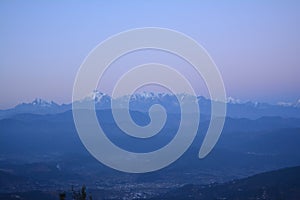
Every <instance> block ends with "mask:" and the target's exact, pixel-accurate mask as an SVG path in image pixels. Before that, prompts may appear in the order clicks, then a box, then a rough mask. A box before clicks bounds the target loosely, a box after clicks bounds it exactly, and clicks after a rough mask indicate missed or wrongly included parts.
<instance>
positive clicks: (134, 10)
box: [0, 0, 300, 109]
mask: <svg viewBox="0 0 300 200" xmlns="http://www.w3.org/2000/svg"><path fill="white" fill-rule="evenodd" d="M299 10H300V1H296V0H295V1H289V0H287V1H226V2H225V1H224V2H220V1H155V0H154V1H101V2H97V1H87V2H85V1H72V2H71V1H62V2H59V1H26V2H25V1H5V0H4V1H1V2H0V27H1V28H0V44H1V45H0V93H1V98H0V109H3V108H8V107H12V106H14V105H16V104H17V103H20V102H29V101H32V100H33V99H34V98H35V97H41V98H44V99H47V100H54V101H56V102H58V103H64V102H65V103H68V102H70V101H71V96H72V87H73V82H74V79H75V76H76V72H77V70H78V68H79V66H80V64H81V63H82V61H83V59H84V58H85V57H86V56H87V54H88V53H89V52H90V51H91V50H92V49H93V48H94V47H95V46H96V45H97V44H98V43H100V42H101V41H103V40H104V39H106V38H108V37H109V36H111V35H114V34H117V33H119V32H121V31H125V30H127V29H132V28H139V27H149V26H155V27H164V28H170V29H174V30H177V31H180V32H183V33H185V34H187V35H189V36H191V37H192V38H194V39H195V40H196V41H197V42H199V43H200V44H201V45H203V46H204V47H205V48H206V50H207V51H208V52H209V54H210V55H211V57H212V58H213V60H214V61H215V63H216V64H217V66H218V67H219V70H220V72H221V74H222V76H223V79H224V83H225V87H226V90H227V94H228V96H233V97H236V98H239V99H242V100H254V101H264V102H271V103H275V102H277V101H291V102H293V101H296V100H297V99H299V98H300V93H299V91H300V78H299V74H300V56H299V52H300V37H299V35H300V12H299ZM154 55H155V54H154ZM127 64H128V63H127ZM102 87H103V88H104V90H105V88H106V87H105V86H102ZM100 88H101V87H100ZM107 88H109V85H108V86H107ZM107 88H106V90H108V89H107ZM198 93H199V94H200V95H201V94H202V90H201V89H198ZM203 94H204V95H205V89H203Z"/></svg>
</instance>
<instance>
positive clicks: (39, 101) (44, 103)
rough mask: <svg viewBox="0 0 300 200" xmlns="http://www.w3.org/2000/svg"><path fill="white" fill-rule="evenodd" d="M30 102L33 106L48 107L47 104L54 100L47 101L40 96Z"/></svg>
mask: <svg viewBox="0 0 300 200" xmlns="http://www.w3.org/2000/svg"><path fill="white" fill-rule="evenodd" d="M31 104H32V105H34V106H42V107H49V106H51V105H53V104H54V102H53V101H51V102H49V101H46V100H43V99H41V98H36V99H34V100H33V101H32V102H31Z"/></svg>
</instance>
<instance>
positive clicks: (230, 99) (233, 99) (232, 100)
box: [227, 97, 242, 104]
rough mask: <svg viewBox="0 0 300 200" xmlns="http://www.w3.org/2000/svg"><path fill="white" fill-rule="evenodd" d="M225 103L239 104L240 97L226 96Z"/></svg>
mask: <svg viewBox="0 0 300 200" xmlns="http://www.w3.org/2000/svg"><path fill="white" fill-rule="evenodd" d="M227 103H232V104H241V103H242V102H241V100H240V99H235V98H233V97H227Z"/></svg>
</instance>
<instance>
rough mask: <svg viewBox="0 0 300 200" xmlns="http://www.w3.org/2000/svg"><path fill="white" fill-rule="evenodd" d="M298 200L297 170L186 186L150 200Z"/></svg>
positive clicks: (294, 168)
mask: <svg viewBox="0 0 300 200" xmlns="http://www.w3.org/2000/svg"><path fill="white" fill-rule="evenodd" d="M156 199H160V200H171V199H172V200H180V199H182V200H186V199H190V200H194V199H195V200H196V199H197V200H201V199H203V200H213V199H230V200H237V199H244V200H247V199H249V200H250V199H265V200H268V199H270V200H276V199H278V200H279V199H281V200H285V199H287V200H299V199H300V166H298V167H291V168H286V169H281V170H277V171H272V172H266V173H262V174H257V175H254V176H251V177H249V178H245V179H241V180H236V181H231V182H228V183H224V184H210V185H202V186H199V185H186V186H183V187H181V188H179V189H175V190H173V191H171V192H168V193H166V194H164V195H161V196H159V197H156V198H154V199H153V200H156Z"/></svg>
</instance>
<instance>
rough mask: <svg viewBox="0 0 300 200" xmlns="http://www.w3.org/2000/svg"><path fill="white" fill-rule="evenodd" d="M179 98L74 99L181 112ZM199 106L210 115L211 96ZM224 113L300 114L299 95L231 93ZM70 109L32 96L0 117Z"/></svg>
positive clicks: (102, 95)
mask: <svg viewBox="0 0 300 200" xmlns="http://www.w3.org/2000/svg"><path fill="white" fill-rule="evenodd" d="M178 96H179V100H177V98H176V96H175V95H173V94H168V93H151V92H150V93H148V92H143V93H136V94H133V95H131V96H123V97H119V98H116V99H112V98H111V97H110V96H109V95H107V94H105V93H102V92H99V91H94V92H92V93H91V94H90V95H88V96H87V97H86V98H85V99H83V100H81V101H79V102H74V103H82V104H84V103H85V102H88V101H94V102H95V107H96V109H97V110H101V109H110V108H111V101H115V103H116V104H117V105H119V107H118V108H125V99H128V98H130V109H131V110H134V111H140V112H147V111H148V110H149V108H150V107H151V105H153V104H161V105H162V106H163V107H165V109H166V111H167V112H170V113H177V112H180V107H179V101H182V100H183V99H184V98H190V99H193V100H195V98H191V97H192V96H191V95H188V94H179V95H178ZM196 101H197V103H198V104H199V107H200V112H201V114H204V115H210V105H211V100H209V99H207V98H205V97H203V96H198V97H197V98H196ZM226 103H227V115H228V116H229V117H235V118H236V117H237V118H243V117H245V118H253V119H255V118H259V117H263V116H280V117H297V118H300V99H299V100H298V101H297V102H296V103H284V102H279V103H278V104H277V105H272V104H267V103H260V102H251V101H247V102H243V101H241V100H239V99H234V98H232V97H228V98H227V102H226ZM71 109H72V104H71V103H70V104H61V105H59V104H57V103H55V102H53V101H46V100H43V99H39V98H37V99H34V100H33V101H32V102H31V103H21V104H19V105H17V106H15V107H14V108H11V109H7V110H0V119H3V118H7V117H10V116H13V115H16V114H22V113H30V114H56V113H62V112H66V111H69V110H71Z"/></svg>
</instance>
